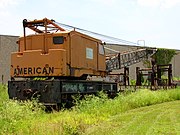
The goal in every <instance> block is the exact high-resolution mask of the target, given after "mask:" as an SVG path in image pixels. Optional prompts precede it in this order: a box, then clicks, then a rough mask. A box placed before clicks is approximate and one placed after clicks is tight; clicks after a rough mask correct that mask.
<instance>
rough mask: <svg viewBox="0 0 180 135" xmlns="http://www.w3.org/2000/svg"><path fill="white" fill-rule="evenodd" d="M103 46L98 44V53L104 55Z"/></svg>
mask: <svg viewBox="0 0 180 135" xmlns="http://www.w3.org/2000/svg"><path fill="white" fill-rule="evenodd" d="M104 53H105V52H104V47H103V45H101V44H99V54H101V55H104Z"/></svg>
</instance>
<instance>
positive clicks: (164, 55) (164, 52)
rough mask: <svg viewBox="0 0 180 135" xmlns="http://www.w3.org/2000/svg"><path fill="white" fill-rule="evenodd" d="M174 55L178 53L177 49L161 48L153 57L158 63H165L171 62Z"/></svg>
mask: <svg viewBox="0 0 180 135" xmlns="http://www.w3.org/2000/svg"><path fill="white" fill-rule="evenodd" d="M174 55H176V50H173V49H162V48H161V49H158V50H157V51H156V53H155V54H154V55H153V56H152V57H153V58H154V59H155V60H156V64H157V65H164V64H169V63H170V62H171V60H172V58H173V57H174Z"/></svg>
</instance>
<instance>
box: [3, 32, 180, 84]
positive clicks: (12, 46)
mask: <svg viewBox="0 0 180 135" xmlns="http://www.w3.org/2000/svg"><path fill="white" fill-rule="evenodd" d="M17 40H18V36H9V35H0V82H2V83H7V81H8V80H9V79H10V62H11V55H10V54H11V52H15V51H17V50H18V45H17V44H16V41H17ZM106 46H107V47H108V48H112V49H114V50H118V51H120V52H125V51H131V50H134V49H137V48H138V47H137V46H128V45H113V46H112V45H106ZM106 53H109V52H108V51H107V52H106ZM177 53H179V54H178V55H176V56H175V57H174V58H173V59H172V62H171V63H172V64H173V76H175V77H180V68H179V67H180V62H179V60H180V50H177ZM136 67H142V68H143V67H144V66H143V63H142V62H140V63H138V64H134V65H132V66H130V79H135V77H136V75H135V73H136V71H135V70H136ZM116 72H117V71H116ZM118 72H122V71H118Z"/></svg>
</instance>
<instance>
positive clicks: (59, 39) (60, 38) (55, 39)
mask: <svg viewBox="0 0 180 135" xmlns="http://www.w3.org/2000/svg"><path fill="white" fill-rule="evenodd" d="M63 43H64V37H63V36H56V37H53V44H63Z"/></svg>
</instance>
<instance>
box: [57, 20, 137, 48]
mask: <svg viewBox="0 0 180 135" xmlns="http://www.w3.org/2000/svg"><path fill="white" fill-rule="evenodd" d="M55 23H57V24H58V25H60V26H64V27H66V28H70V29H74V30H78V31H81V32H82V33H84V34H87V33H89V34H90V35H95V36H99V38H100V37H102V38H105V39H102V38H100V39H101V40H103V41H106V42H107V43H108V42H109V40H107V39H110V41H116V42H117V43H119V42H120V43H124V44H125V45H131V44H133V45H138V44H137V43H134V42H131V41H127V40H123V39H119V38H115V37H111V36H107V35H103V34H99V33H96V32H92V31H89V30H85V29H81V28H78V27H74V26H71V25H67V24H63V23H59V22H55ZM112 43H114V42H112Z"/></svg>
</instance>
